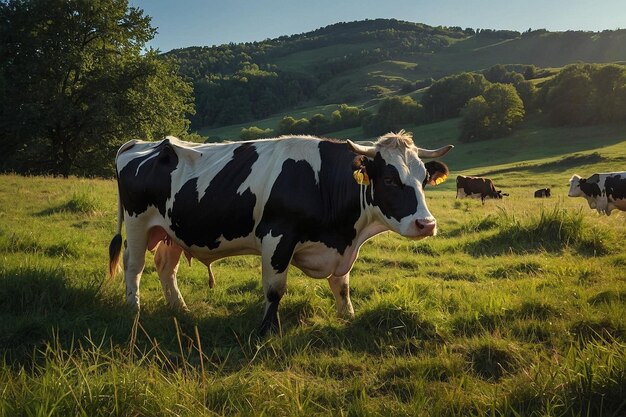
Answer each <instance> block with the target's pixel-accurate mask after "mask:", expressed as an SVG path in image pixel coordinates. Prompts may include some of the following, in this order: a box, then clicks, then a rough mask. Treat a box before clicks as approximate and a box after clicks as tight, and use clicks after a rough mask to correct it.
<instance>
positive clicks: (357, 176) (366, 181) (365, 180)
mask: <svg viewBox="0 0 626 417" xmlns="http://www.w3.org/2000/svg"><path fill="white" fill-rule="evenodd" d="M352 176H353V177H354V180H355V181H356V182H357V184H359V185H370V177H368V176H367V173H365V172H363V171H361V170H360V169H357V170H356V171H354V172H353V173H352Z"/></svg>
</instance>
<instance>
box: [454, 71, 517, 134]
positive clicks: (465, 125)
mask: <svg viewBox="0 0 626 417" xmlns="http://www.w3.org/2000/svg"><path fill="white" fill-rule="evenodd" d="M461 114H462V116H463V119H462V122H461V140H463V141H466V142H471V141H476V140H483V139H493V138H497V137H502V136H505V135H507V134H508V133H510V132H511V131H512V130H513V128H514V127H516V126H517V125H519V124H520V123H521V122H522V121H523V120H524V104H523V103H522V100H521V99H520V98H519V95H518V94H517V91H516V90H515V87H513V86H512V85H510V84H500V83H495V84H492V85H490V86H489V87H487V89H486V90H485V92H484V93H483V94H482V95H480V96H477V97H473V98H471V99H470V100H469V101H468V102H467V104H466V105H465V106H464V107H463V110H462V112H461Z"/></svg>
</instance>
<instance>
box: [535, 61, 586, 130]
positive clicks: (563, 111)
mask: <svg viewBox="0 0 626 417" xmlns="http://www.w3.org/2000/svg"><path fill="white" fill-rule="evenodd" d="M546 88H547V93H546V98H545V100H546V102H545V105H544V110H545V111H546V113H547V114H548V116H549V118H550V120H551V121H552V123H554V124H556V125H560V126H564V125H569V126H582V125H586V124H590V123H592V121H593V108H592V103H593V102H594V99H593V96H594V88H593V82H592V80H591V76H590V74H589V73H588V71H586V69H585V67H584V66H581V65H570V66H567V67H565V69H563V70H562V71H561V72H560V73H559V74H558V75H557V76H556V77H555V78H554V80H552V83H550V84H549V85H548V86H547V87H546Z"/></svg>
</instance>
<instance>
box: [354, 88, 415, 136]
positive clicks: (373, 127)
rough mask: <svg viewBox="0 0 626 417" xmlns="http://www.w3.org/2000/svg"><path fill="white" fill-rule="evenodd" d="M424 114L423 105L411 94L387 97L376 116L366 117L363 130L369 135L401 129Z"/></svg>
mask: <svg viewBox="0 0 626 417" xmlns="http://www.w3.org/2000/svg"><path fill="white" fill-rule="evenodd" d="M421 116H422V106H421V105H420V104H418V103H417V102H416V101H415V100H413V99H412V98H411V97H409V96H396V97H387V98H385V99H384V100H383V101H382V102H381V104H380V107H379V108H378V113H377V114H376V115H375V116H369V117H365V118H364V119H363V121H362V126H363V131H364V132H365V134H366V135H368V136H379V135H382V134H385V133H387V132H391V131H394V130H399V129H400V126H401V125H404V124H408V123H413V124H414V123H417V122H418V121H419V120H420V119H421Z"/></svg>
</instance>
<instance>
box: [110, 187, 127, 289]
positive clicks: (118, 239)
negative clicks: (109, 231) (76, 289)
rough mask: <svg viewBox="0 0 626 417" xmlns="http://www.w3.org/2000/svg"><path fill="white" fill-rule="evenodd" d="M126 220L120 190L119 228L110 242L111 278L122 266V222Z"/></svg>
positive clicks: (118, 203) (118, 201) (118, 205)
mask: <svg viewBox="0 0 626 417" xmlns="http://www.w3.org/2000/svg"><path fill="white" fill-rule="evenodd" d="M123 222H124V207H123V206H122V200H121V198H120V195H119V192H118V195H117V230H116V233H115V236H113V239H111V243H110V244H109V278H113V277H114V276H115V274H116V273H117V271H118V270H119V266H120V255H121V254H122V223H123Z"/></svg>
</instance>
